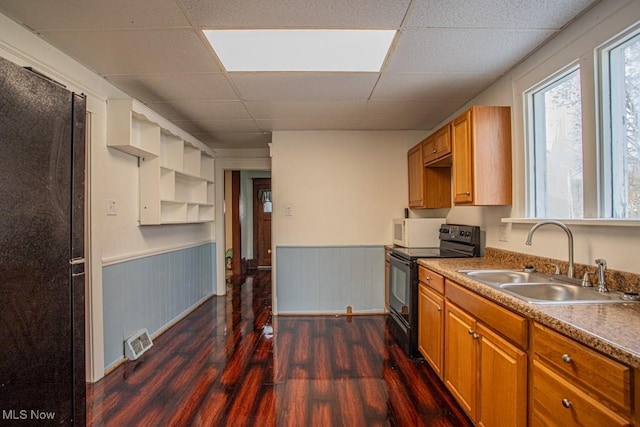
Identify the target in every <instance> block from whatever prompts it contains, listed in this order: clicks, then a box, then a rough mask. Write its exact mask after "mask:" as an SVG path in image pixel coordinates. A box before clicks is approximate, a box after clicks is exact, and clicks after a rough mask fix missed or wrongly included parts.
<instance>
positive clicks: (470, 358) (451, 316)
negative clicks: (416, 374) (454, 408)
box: [444, 302, 478, 421]
mask: <svg viewBox="0 0 640 427" xmlns="http://www.w3.org/2000/svg"><path fill="white" fill-rule="evenodd" d="M445 328H446V331H445V336H446V337H447V339H446V341H445V350H444V382H445V384H446V386H447V388H448V389H449V390H450V391H451V393H453V395H454V396H455V398H456V400H457V401H458V403H459V404H460V406H462V409H464V410H465V411H466V412H467V414H469V416H470V417H471V419H472V420H473V421H475V419H476V395H477V391H476V386H477V383H478V380H477V374H478V352H477V349H478V342H477V339H476V335H474V334H475V333H476V332H475V331H476V321H475V319H474V318H473V317H471V316H469V315H468V314H467V313H465V312H464V311H462V310H460V309H459V308H458V307H456V306H455V305H453V304H451V303H450V302H447V304H446V306H445Z"/></svg>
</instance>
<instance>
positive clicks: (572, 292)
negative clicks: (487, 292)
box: [499, 283, 624, 304]
mask: <svg viewBox="0 0 640 427" xmlns="http://www.w3.org/2000/svg"><path fill="white" fill-rule="evenodd" d="M499 287H500V289H502V290H503V291H505V292H508V293H510V294H512V295H514V296H516V297H519V298H522V299H524V300H525V301H528V302H532V303H537V304H558V303H560V304H566V303H574V304H576V303H605V302H624V301H622V300H621V299H620V295H619V293H618V292H607V293H600V292H597V291H596V290H594V289H593V288H583V287H581V286H575V285H569V284H563V283H524V284H523V283H519V284H513V283H504V284H501V285H500V286H499Z"/></svg>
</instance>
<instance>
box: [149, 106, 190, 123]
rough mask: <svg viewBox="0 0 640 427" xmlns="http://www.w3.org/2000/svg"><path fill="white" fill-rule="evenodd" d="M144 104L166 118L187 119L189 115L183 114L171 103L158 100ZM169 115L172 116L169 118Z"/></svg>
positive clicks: (174, 119)
mask: <svg viewBox="0 0 640 427" xmlns="http://www.w3.org/2000/svg"><path fill="white" fill-rule="evenodd" d="M146 105H147V106H148V107H149V108H151V109H152V110H153V111H155V112H156V113H158V114H160V115H161V116H162V117H164V118H165V119H167V120H173V121H176V120H189V117H188V116H187V115H185V114H184V113H182V112H181V111H178V110H176V109H175V108H174V106H173V105H171V104H167V103H163V102H158V103H148V104H146ZM169 117H172V119H169Z"/></svg>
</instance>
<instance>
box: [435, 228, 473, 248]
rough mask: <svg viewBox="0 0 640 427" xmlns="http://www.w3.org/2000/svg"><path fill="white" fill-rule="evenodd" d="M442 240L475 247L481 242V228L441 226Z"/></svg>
mask: <svg viewBox="0 0 640 427" xmlns="http://www.w3.org/2000/svg"><path fill="white" fill-rule="evenodd" d="M440 240H441V241H442V240H444V241H449V242H460V243H467V244H474V245H475V244H478V243H479V242H480V227H477V226H474V225H457V224H442V226H440Z"/></svg>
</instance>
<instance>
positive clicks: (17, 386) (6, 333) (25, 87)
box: [0, 58, 86, 426]
mask: <svg viewBox="0 0 640 427" xmlns="http://www.w3.org/2000/svg"><path fill="white" fill-rule="evenodd" d="M85 120H86V102H85V98H84V96H82V95H78V94H75V93H72V92H70V91H69V90H67V89H66V88H64V87H63V86H61V85H60V84H57V83H55V82H53V81H52V80H49V79H47V78H46V77H44V76H42V75H40V74H38V73H36V72H33V71H31V70H28V69H24V68H22V67H19V66H17V65H16V64H14V63H12V62H10V61H7V60H6V59H3V58H0V425H40V426H41V425H84V424H85V413H86V411H85V407H86V406H85V354H84V348H85V338H84V335H85V330H84V312H85V305H84V293H85V290H84V287H85V272H84V175H85V173H84V171H85V165H84V164H85V154H84V153H85V150H84V142H85Z"/></svg>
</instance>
